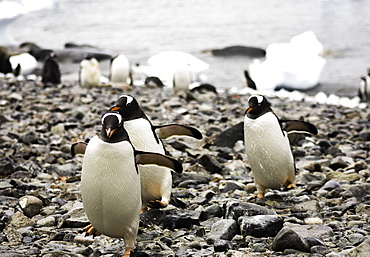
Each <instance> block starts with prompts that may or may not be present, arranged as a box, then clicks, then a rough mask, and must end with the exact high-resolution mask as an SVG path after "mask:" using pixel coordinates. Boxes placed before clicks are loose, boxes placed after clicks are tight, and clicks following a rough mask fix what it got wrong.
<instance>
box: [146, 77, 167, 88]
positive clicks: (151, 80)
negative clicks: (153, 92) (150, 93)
mask: <svg viewBox="0 0 370 257" xmlns="http://www.w3.org/2000/svg"><path fill="white" fill-rule="evenodd" d="M144 85H145V86H146V87H150V88H156V87H164V84H163V82H162V80H161V79H160V78H158V77H155V76H150V77H147V78H146V79H145V81H144Z"/></svg>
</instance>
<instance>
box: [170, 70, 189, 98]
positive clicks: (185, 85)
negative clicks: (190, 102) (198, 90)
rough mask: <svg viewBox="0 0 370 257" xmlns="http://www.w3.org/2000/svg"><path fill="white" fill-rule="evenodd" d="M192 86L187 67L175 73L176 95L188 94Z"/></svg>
mask: <svg viewBox="0 0 370 257" xmlns="http://www.w3.org/2000/svg"><path fill="white" fill-rule="evenodd" d="M190 84H191V74H190V71H189V68H188V67H187V66H181V67H178V68H176V69H175V71H174V72H173V91H174V93H175V94H179V93H180V92H182V93H185V94H187V93H188V92H189V86H190Z"/></svg>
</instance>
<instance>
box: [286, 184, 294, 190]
mask: <svg viewBox="0 0 370 257" xmlns="http://www.w3.org/2000/svg"><path fill="white" fill-rule="evenodd" d="M294 187H295V185H294V183H291V184H289V185H287V187H286V188H289V189H290V188H294Z"/></svg>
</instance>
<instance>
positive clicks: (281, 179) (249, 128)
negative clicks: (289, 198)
mask: <svg viewBox="0 0 370 257" xmlns="http://www.w3.org/2000/svg"><path fill="white" fill-rule="evenodd" d="M248 103H249V108H248V109H247V110H246V112H245V119H244V143H245V152H246V155H247V158H248V162H249V164H250V166H251V168H252V172H253V177H254V182H255V184H256V188H257V192H258V196H257V197H259V198H261V197H264V194H265V190H266V189H268V188H270V189H280V188H281V187H287V188H291V187H294V181H295V163H294V159H293V155H292V152H291V149H290V144H289V140H288V136H287V131H288V132H297V131H305V132H309V133H312V134H317V129H316V127H315V126H314V125H313V124H310V123H307V122H300V121H298V120H296V121H289V120H285V121H281V120H279V118H278V117H277V116H276V115H275V113H274V112H273V110H272V109H271V107H270V103H269V102H268V101H267V99H266V98H265V97H264V96H262V95H252V96H251V97H250V98H249V99H248ZM282 123H286V130H287V131H285V130H283V127H282Z"/></svg>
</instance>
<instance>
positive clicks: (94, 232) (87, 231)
mask: <svg viewBox="0 0 370 257" xmlns="http://www.w3.org/2000/svg"><path fill="white" fill-rule="evenodd" d="M84 230H85V236H91V235H92V236H93V237H94V236H100V235H101V233H100V232H99V231H97V230H96V229H95V228H94V226H93V225H92V224H90V225H87V226H86V227H84Z"/></svg>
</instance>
